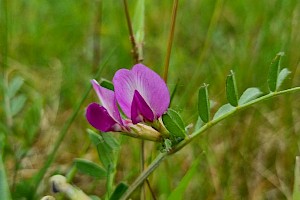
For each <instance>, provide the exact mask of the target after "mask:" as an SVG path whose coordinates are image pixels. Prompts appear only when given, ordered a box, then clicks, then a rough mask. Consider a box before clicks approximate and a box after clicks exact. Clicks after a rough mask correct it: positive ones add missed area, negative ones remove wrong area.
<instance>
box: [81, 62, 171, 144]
mask: <svg viewBox="0 0 300 200" xmlns="http://www.w3.org/2000/svg"><path fill="white" fill-rule="evenodd" d="M113 84H114V85H113V86H114V91H112V90H110V89H107V88H105V87H102V86H101V85H99V83H98V82H97V81H96V80H92V85H93V88H94V90H95V91H96V93H97V95H98V97H99V99H100V102H101V104H102V105H99V104H97V103H91V104H90V105H89V106H88V108H87V110H86V118H87V120H88V121H89V123H90V124H91V125H92V126H93V127H95V128H96V129H98V130H100V131H103V132H108V131H115V132H122V133H124V134H127V135H130V136H132V137H139V138H142V139H148V140H153V141H160V140H161V139H162V138H163V137H164V136H166V132H161V133H160V132H158V131H160V130H155V129H154V128H152V127H151V125H152V126H154V127H159V128H162V127H163V126H162V125H160V123H161V120H160V117H161V116H162V115H163V113H164V112H166V110H167V108H168V106H169V103H170V94H169V90H168V88H167V85H166V83H165V82H164V81H163V80H162V79H161V78H160V76H159V75H158V74H156V73H155V72H153V71H152V70H150V69H149V68H147V67H146V66H144V65H142V64H137V65H135V66H133V68H132V69H131V70H127V69H120V70H118V71H117V72H116V74H115V76H114V78H113ZM118 105H119V106H120V108H121V109H122V111H123V112H124V114H125V116H126V117H127V118H122V117H121V114H120V111H119V109H118Z"/></svg>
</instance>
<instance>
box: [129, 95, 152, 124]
mask: <svg viewBox="0 0 300 200" xmlns="http://www.w3.org/2000/svg"><path fill="white" fill-rule="evenodd" d="M131 120H132V123H134V124H137V123H139V122H141V121H146V120H147V121H153V120H154V114H153V112H152V110H151V109H150V107H149V106H148V105H147V103H146V102H145V100H144V99H143V97H142V96H141V95H140V93H139V92H138V91H137V90H135V91H134V96H133V100H132V105H131Z"/></svg>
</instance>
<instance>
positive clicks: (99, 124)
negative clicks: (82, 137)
mask: <svg viewBox="0 0 300 200" xmlns="http://www.w3.org/2000/svg"><path fill="white" fill-rule="evenodd" d="M86 119H87V120H88V122H89V123H90V124H91V125H92V126H93V127H95V128H96V129H98V130H100V131H103V132H108V131H113V130H114V128H115V125H116V124H117V122H116V121H115V120H114V119H113V118H112V117H111V116H110V115H109V113H108V112H107V110H106V109H105V108H104V107H103V106H100V105H99V104H97V103H91V104H90V105H89V106H88V107H87V109H86Z"/></svg>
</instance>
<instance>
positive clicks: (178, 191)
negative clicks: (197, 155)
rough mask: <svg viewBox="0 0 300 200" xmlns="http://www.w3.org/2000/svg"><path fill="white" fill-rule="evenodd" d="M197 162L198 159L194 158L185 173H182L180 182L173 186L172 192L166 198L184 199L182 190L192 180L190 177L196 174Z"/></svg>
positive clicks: (172, 199)
mask: <svg viewBox="0 0 300 200" xmlns="http://www.w3.org/2000/svg"><path fill="white" fill-rule="evenodd" d="M198 164H199V159H197V160H195V161H194V162H193V165H192V166H191V168H190V169H189V170H188V171H187V173H186V174H185V175H184V177H183V178H182V179H181V181H180V183H179V184H178V186H177V187H176V188H175V190H173V191H172V193H171V194H170V196H169V197H168V200H180V199H184V198H183V195H184V192H185V190H186V188H187V186H188V185H189V183H190V181H191V180H192V178H193V177H194V175H195V174H196V172H197V168H198Z"/></svg>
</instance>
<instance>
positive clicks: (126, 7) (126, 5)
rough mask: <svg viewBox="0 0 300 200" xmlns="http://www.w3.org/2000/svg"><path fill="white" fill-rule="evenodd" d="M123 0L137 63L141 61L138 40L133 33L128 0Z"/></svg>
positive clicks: (134, 58)
mask: <svg viewBox="0 0 300 200" xmlns="http://www.w3.org/2000/svg"><path fill="white" fill-rule="evenodd" d="M123 2H124V10H125V15H126V22H127V26H128V31H129V39H130V41H131V45H132V56H133V61H134V63H135V64H137V63H138V62H139V55H138V51H137V46H136V42H135V39H134V34H133V29H132V23H131V19H130V15H129V10H128V4H127V0H123Z"/></svg>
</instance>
